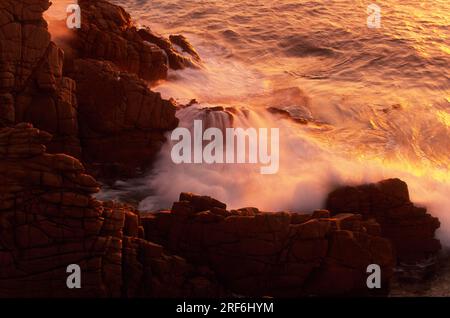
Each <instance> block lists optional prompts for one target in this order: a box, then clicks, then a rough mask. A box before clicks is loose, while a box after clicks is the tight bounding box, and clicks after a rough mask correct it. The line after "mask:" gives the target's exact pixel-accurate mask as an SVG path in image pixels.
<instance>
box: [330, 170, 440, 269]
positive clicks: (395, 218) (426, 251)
mask: <svg viewBox="0 0 450 318" xmlns="http://www.w3.org/2000/svg"><path fill="white" fill-rule="evenodd" d="M327 209H329V210H330V211H331V212H332V213H334V214H335V213H343V212H345V213H347V212H348V213H355V212H357V213H360V214H361V215H362V216H363V217H364V219H370V218H372V219H375V220H376V221H377V222H378V223H379V226H380V230H381V235H382V236H384V237H387V238H389V239H390V240H391V241H392V243H393V245H394V247H395V250H396V254H397V257H398V259H399V261H403V262H416V261H420V260H422V259H424V258H427V257H429V256H433V255H435V254H436V253H437V252H438V251H439V250H440V248H441V245H440V242H439V240H437V239H436V238H435V231H436V229H438V228H439V226H440V223H439V220H438V219H437V218H436V217H433V216H431V215H430V214H428V213H427V210H426V208H423V207H417V206H415V205H414V204H413V203H412V202H411V201H410V198H409V191H408V186H407V184H406V183H405V182H403V181H401V180H399V179H389V180H384V181H381V182H379V183H376V184H367V185H362V186H357V187H351V186H347V187H342V188H339V189H337V190H335V191H333V192H332V193H330V195H329V196H328V200H327Z"/></svg>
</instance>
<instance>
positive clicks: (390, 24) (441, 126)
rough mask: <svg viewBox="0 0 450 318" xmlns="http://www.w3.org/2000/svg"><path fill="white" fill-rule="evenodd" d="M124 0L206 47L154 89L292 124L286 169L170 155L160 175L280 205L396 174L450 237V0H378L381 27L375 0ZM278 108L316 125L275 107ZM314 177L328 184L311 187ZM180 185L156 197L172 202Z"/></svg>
mask: <svg viewBox="0 0 450 318" xmlns="http://www.w3.org/2000/svg"><path fill="white" fill-rule="evenodd" d="M114 2H116V3H117V4H120V5H122V6H124V7H125V8H126V9H127V10H128V11H129V12H130V13H131V14H132V16H133V17H134V18H135V19H136V23H138V24H140V25H148V26H150V27H151V28H152V29H153V30H156V31H158V32H160V33H162V34H165V35H168V34H174V33H183V34H185V35H186V36H187V37H188V39H189V40H190V41H191V42H192V43H193V44H194V46H195V47H196V49H197V50H198V51H199V53H200V55H201V56H202V59H203V67H202V69H200V70H185V71H178V72H173V73H171V74H170V80H169V81H168V82H165V83H161V84H160V85H159V86H158V87H156V88H155V89H156V90H159V91H160V92H161V93H162V94H163V95H164V96H165V97H173V98H175V99H178V100H179V101H181V102H184V101H187V100H189V99H191V98H196V99H197V100H199V101H200V102H201V104H202V105H211V106H214V105H223V106H233V107H246V108H249V109H251V110H252V111H253V112H254V113H255V114H259V115H258V116H261V118H259V119H258V120H255V121H254V122H250V123H247V124H248V125H267V126H273V125H278V126H280V127H281V128H282V132H283V134H284V135H283V134H282V135H281V138H284V139H283V140H282V141H281V144H282V145H281V154H280V155H281V156H282V157H284V159H282V160H281V164H282V165H283V164H284V165H285V166H284V167H283V166H282V167H281V169H280V174H279V175H278V176H276V177H273V178H267V179H264V180H261V179H260V177H259V176H257V175H254V176H251V177H244V176H243V174H248V173H250V172H248V171H245V172H244V171H242V170H239V171H236V172H235V173H234V172H233V171H232V169H231V170H230V171H227V175H230V176H232V177H230V179H228V178H227V177H224V176H223V174H220V173H219V175H220V176H221V178H217V177H216V174H217V172H214V171H207V170H206V169H205V167H200V168H196V169H197V170H196V169H195V168H193V169H192V171H185V170H177V169H173V170H170V169H167V168H165V166H164V164H161V165H160V167H159V168H160V169H159V170H158V169H156V170H157V171H161V173H160V174H159V176H158V175H157V176H156V177H155V178H153V179H152V180H153V181H151V183H152V184H155V182H156V183H157V182H160V183H159V185H161V183H164V180H174V178H178V179H182V180H189V184H190V185H191V186H192V189H190V191H194V192H195V191H197V190H198V191H199V192H201V191H211V192H214V193H210V194H212V195H216V196H217V197H218V198H219V199H222V200H223V201H227V202H230V203H231V204H235V205H237V206H242V205H247V204H249V205H251V204H254V201H255V200H258V202H259V203H260V204H261V205H266V206H265V207H267V208H272V207H274V206H276V205H278V208H282V207H280V206H279V202H281V201H283V200H284V201H283V202H286V204H285V207H286V208H295V209H304V208H305V209H306V208H312V207H314V206H315V207H317V206H320V205H321V204H322V203H323V199H324V196H325V195H326V193H327V191H328V190H329V189H330V187H332V186H333V185H335V184H336V183H358V182H363V181H378V180H379V179H380V178H385V177H400V178H403V179H404V180H405V181H407V182H408V184H409V186H410V190H411V195H412V198H413V199H414V200H415V201H417V202H419V203H423V204H425V205H427V207H428V208H429V209H430V211H431V213H433V214H436V215H438V216H439V217H440V219H441V221H442V223H443V226H442V230H441V234H440V235H441V236H442V238H444V239H445V240H446V241H447V242H450V199H449V196H448V194H449V193H450V175H449V168H450V156H449V149H450V97H449V96H450V70H449V65H450V55H449V53H450V43H449V36H450V13H449V12H450V2H449V1H448V0H430V1H418V0H405V1H394V0H380V1H376V3H377V4H378V5H379V6H380V8H381V27H380V28H379V29H369V28H368V27H367V6H368V5H369V4H370V3H371V2H370V1H363V0H358V1H350V0H327V1H314V0H313V1H298V0H280V1H263V0H251V1H250V0H241V1H222V0H202V1H197V0H151V1H146V0H115V1H114ZM268 106H271V107H280V108H289V109H290V110H292V111H293V112H297V113H299V114H300V115H305V114H307V116H308V118H311V119H313V120H314V122H316V123H320V124H317V125H311V124H310V125H298V124H294V123H291V122H287V121H285V120H279V119H277V118H274V117H273V116H265V115H263V114H264V113H265V110H264V108H265V107H268ZM179 115H180V116H184V115H183V114H179ZM184 120H185V121H189V120H192V117H189V116H186V117H185V119H184ZM283 136H284V137H283ZM163 157H164V155H162V158H163ZM166 159H167V158H166ZM161 162H164V160H162V161H161ZM168 170H169V172H168ZM318 179H320V180H318ZM237 180H241V181H243V182H238V181H237ZM244 180H245V182H244ZM212 182H214V183H212ZM211 184H214V186H210V185H211ZM163 188H164V187H163ZM306 188H310V189H311V190H310V192H311V193H312V192H314V193H316V192H320V195H303V194H302V191H301V190H299V189H306ZM249 189H252V190H251V191H249ZM167 190H168V192H167V193H176V192H177V191H178V192H179V191H180V190H185V189H181V188H180V189H178V188H176V189H172V188H168V189H167ZM303 191H304V190H303ZM254 193H257V194H258V195H256V196H255V195H254ZM171 195H173V194H167V195H166V194H164V193H157V194H156V196H157V198H156V199H155V198H153V199H149V201H148V202H150V201H151V202H154V201H155V200H156V201H158V200H162V201H164V200H165V201H167V202H171V201H173V199H174V198H172V197H170V196H171ZM261 197H262V198H261ZM233 199H235V200H234V201H233ZM262 208H264V206H262Z"/></svg>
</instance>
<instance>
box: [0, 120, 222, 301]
mask: <svg viewBox="0 0 450 318" xmlns="http://www.w3.org/2000/svg"><path fill="white" fill-rule="evenodd" d="M50 138H51V135H50V134H48V133H46V132H43V131H40V130H38V129H35V128H32V126H31V125H29V124H19V125H17V126H16V127H13V128H3V129H0V298H1V297H120V296H122V297H137V296H139V297H144V296H148V297H181V296H184V297H189V296H190V297H218V296H220V295H221V294H222V289H221V288H220V287H219V286H218V285H217V284H216V283H215V282H214V274H213V273H212V272H211V271H209V270H208V269H207V268H205V267H194V266H192V265H190V264H189V263H187V262H186V260H184V259H183V258H181V257H178V256H174V255H170V254H168V253H167V252H165V251H164V248H163V247H162V246H160V245H157V244H154V243H152V242H149V241H147V240H144V239H143V236H144V233H143V229H142V227H141V226H140V223H139V215H138V214H137V213H136V212H134V211H133V210H132V209H130V208H129V207H127V206H124V205H120V204H116V203H111V202H109V203H103V202H100V201H97V200H96V199H94V198H92V196H91V195H92V194H93V193H95V192H97V191H98V187H99V185H98V183H97V182H96V181H95V180H94V179H93V178H92V177H90V176H89V175H86V174H85V173H84V169H83V166H82V165H81V163H80V162H79V161H78V160H76V159H75V158H73V157H69V156H67V155H64V154H48V153H46V152H45V150H46V148H45V146H44V145H43V144H45V143H47V142H49V140H50ZM70 264H77V265H79V266H80V267H81V271H82V275H81V286H82V288H81V289H68V288H67V285H66V280H67V277H68V275H69V274H68V273H66V269H67V266H68V265H70Z"/></svg>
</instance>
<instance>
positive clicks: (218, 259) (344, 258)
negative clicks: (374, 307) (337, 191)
mask: <svg viewBox="0 0 450 318" xmlns="http://www.w3.org/2000/svg"><path fill="white" fill-rule="evenodd" d="M142 224H143V225H144V228H145V233H146V238H147V239H148V240H151V241H154V242H157V243H159V244H162V245H163V246H166V247H167V249H168V250H170V251H171V252H173V253H175V254H178V255H181V256H183V257H185V258H186V259H187V260H189V261H190V262H192V263H193V264H197V265H199V266H200V265H208V266H209V267H210V268H211V269H212V270H213V271H214V272H215V273H216V274H217V277H218V279H219V280H220V281H221V282H222V283H223V284H224V286H226V287H227V288H228V289H229V290H232V291H233V292H236V293H239V294H243V295H250V296H264V295H270V296H275V297H297V296H303V295H344V294H359V295H364V294H369V293H370V292H369V290H368V288H367V285H366V280H367V273H366V269H367V266H368V265H369V264H378V265H380V266H381V268H382V272H383V276H382V277H383V284H382V285H383V286H384V288H385V289H384V291H386V289H387V288H388V282H389V280H390V278H391V276H392V269H393V266H394V264H395V260H394V256H393V251H392V249H391V245H390V243H389V241H388V240H386V239H385V238H382V237H380V236H379V232H380V231H379V226H378V224H377V223H376V222H374V221H366V222H364V221H362V218H361V215H358V214H340V215H336V216H335V217H330V213H329V212H328V211H323V210H320V211H316V212H314V213H313V214H312V215H300V214H295V213H286V212H282V213H264V212H260V211H259V210H258V209H256V208H244V209H240V210H231V211H228V210H226V205H225V204H223V203H221V202H219V201H217V200H214V199H212V198H209V197H201V196H197V195H193V194H189V193H182V194H181V195H180V201H179V202H175V203H174V205H173V207H172V210H171V211H165V212H164V211H163V212H158V213H154V214H150V215H146V216H145V217H142Z"/></svg>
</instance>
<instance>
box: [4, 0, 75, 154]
mask: <svg viewBox="0 0 450 318" xmlns="http://www.w3.org/2000/svg"><path fill="white" fill-rule="evenodd" d="M48 7H49V2H48V1H46V0H34V1H23V0H4V1H1V3H0V12H1V14H0V43H1V50H0V126H3V127H4V126H8V125H12V124H15V123H19V122H24V121H26V122H33V123H34V125H35V126H36V127H38V128H40V129H43V130H46V131H48V132H50V133H52V134H54V135H55V138H54V139H53V140H52V141H51V143H50V144H49V150H50V151H55V152H65V153H68V154H71V155H75V156H79V155H80V153H81V149H80V145H79V140H78V137H77V134H78V123H77V111H76V107H77V104H76V98H75V83H74V81H73V80H71V79H69V78H67V77H65V76H63V74H62V73H63V71H62V69H63V52H62V51H61V50H60V49H59V48H58V47H56V45H55V44H54V43H52V42H51V41H50V34H49V33H48V31H47V24H46V22H45V21H44V19H43V18H42V14H43V12H44V11H45V10H47V8H48Z"/></svg>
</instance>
